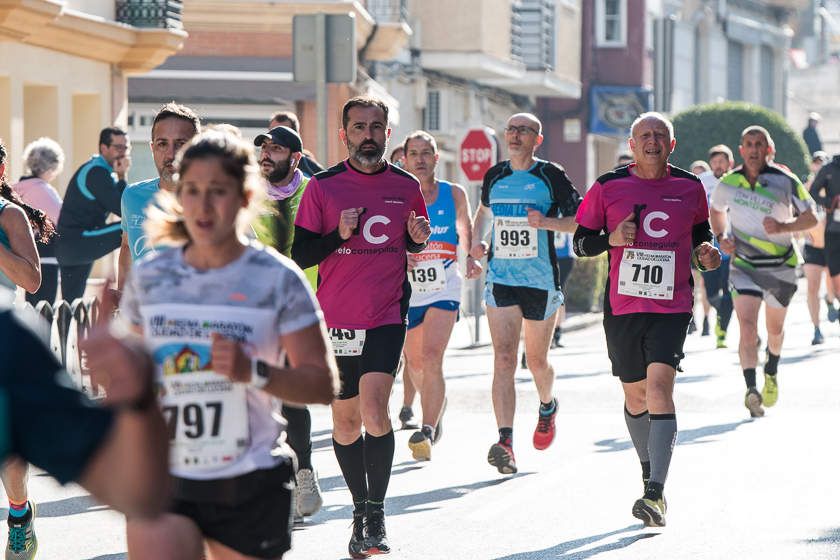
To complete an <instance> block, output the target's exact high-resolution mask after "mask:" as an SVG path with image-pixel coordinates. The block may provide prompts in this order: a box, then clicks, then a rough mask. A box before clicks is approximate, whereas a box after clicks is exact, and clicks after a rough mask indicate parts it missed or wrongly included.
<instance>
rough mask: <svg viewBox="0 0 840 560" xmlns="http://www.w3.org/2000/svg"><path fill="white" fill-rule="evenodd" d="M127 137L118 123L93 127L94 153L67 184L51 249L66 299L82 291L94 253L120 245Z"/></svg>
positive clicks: (100, 254) (127, 164)
mask: <svg viewBox="0 0 840 560" xmlns="http://www.w3.org/2000/svg"><path fill="white" fill-rule="evenodd" d="M130 153H131V142H130V141H129V139H128V135H127V134H126V132H125V131H124V130H122V129H120V128H116V127H108V128H104V129H102V131H101V132H100V133H99V153H98V154H97V155H95V156H93V157H91V158H90V160H88V161H87V163H85V164H83V165H82V166H81V167H79V169H77V170H76V173H74V174H73V177H72V178H71V179H70V183H69V184H68V185H67V190H66V191H65V193H64V202H63V203H62V205H61V214H60V215H59V217H58V224H56V230H57V231H58V237H57V238H56V241H55V254H56V258H57V259H58V266H59V274H60V276H61V297H62V298H64V299H65V300H66V301H67V302H70V303H72V302H73V300H75V299H76V298H80V297H82V296H83V295H84V293H85V287H86V286H87V279H88V276H90V271H91V269H92V268H93V263H94V261H96V259H98V258H100V257H103V256H105V255H107V254H108V253H110V252H111V251H113V250H114V249H116V248H117V247H119V246H120V240H121V238H122V233H121V231H120V228H121V225H120V224H119V223H107V222H106V220H107V218H108V216H109V215H110V214H115V215H117V216H119V215H120V212H121V209H120V198H121V197H122V193H123V191H124V190H125V187H126V177H127V175H128V169H129V168H130V167H131V157H130V155H129V154H130Z"/></svg>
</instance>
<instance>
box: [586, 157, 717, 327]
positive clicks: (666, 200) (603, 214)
mask: <svg viewBox="0 0 840 560" xmlns="http://www.w3.org/2000/svg"><path fill="white" fill-rule="evenodd" d="M634 168H635V164H631V165H630V166H629V168H621V169H619V170H617V171H613V172H610V173H607V174H606V175H603V176H601V177H599V178H598V180H597V181H596V182H595V183H594V184H593V185H592V187H591V188H590V189H589V191H588V192H587V193H586V196H585V197H584V199H583V202H582V203H581V205H580V208H579V209H578V212H577V223H578V224H580V225H581V226H583V227H585V228H589V229H594V230H600V229H605V230H606V231H609V232H611V231H614V230H615V229H616V228H617V227H618V224H620V223H621V222H622V221H623V220H624V219H625V218H626V217H627V215H628V214H630V213H631V212H635V215H636V222H637V224H636V225H637V230H636V242H635V243H634V244H633V245H632V246H627V247H612V248H610V250H609V259H610V272H609V280H608V285H607V289H608V296H609V297H608V301H607V302H605V303H606V305H605V307H606V309H605V312H608V313H612V314H613V315H626V314H628V313H688V312H690V311H691V309H692V306H693V301H694V300H693V290H692V288H691V284H690V279H691V255H692V251H693V247H692V239H691V232H692V228H693V227H694V226H695V225H696V224H701V223H703V222H704V221H706V220H708V219H709V209H708V205H707V204H706V192H705V190H704V189H703V185H702V183H701V182H700V180H699V179H697V177H696V176H695V175H693V174H691V173H689V172H687V171H684V170H682V169H679V168H677V167H672V166H671V165H669V166H668V175H667V176H666V177H664V178H662V179H641V178H639V177H637V176H636V175H635V173H634V171H633V170H634Z"/></svg>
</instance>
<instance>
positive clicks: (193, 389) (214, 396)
mask: <svg viewBox="0 0 840 560" xmlns="http://www.w3.org/2000/svg"><path fill="white" fill-rule="evenodd" d="M160 401H161V410H162V411H163V416H164V418H165V419H166V424H167V427H168V428H169V441H170V450H169V464H170V465H171V466H172V467H175V468H179V469H186V470H196V471H199V470H212V469H218V468H220V467H224V466H226V465H229V464H231V463H233V462H235V461H236V460H237V459H238V458H239V457H241V456H242V454H243V453H245V451H247V450H248V446H249V444H250V433H249V430H248V403H247V399H246V393H245V385H243V384H241V383H233V382H232V381H230V380H229V379H228V378H227V377H224V376H223V375H219V374H217V373H213V372H212V371H202V372H197V373H182V374H179V375H168V376H164V378H163V387H162V388H161V399H160Z"/></svg>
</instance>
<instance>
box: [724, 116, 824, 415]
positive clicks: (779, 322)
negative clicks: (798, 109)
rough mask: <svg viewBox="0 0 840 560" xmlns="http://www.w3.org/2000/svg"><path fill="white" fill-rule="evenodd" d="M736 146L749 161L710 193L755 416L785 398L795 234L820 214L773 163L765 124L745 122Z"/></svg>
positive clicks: (788, 175)
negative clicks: (763, 331) (762, 333)
mask: <svg viewBox="0 0 840 560" xmlns="http://www.w3.org/2000/svg"><path fill="white" fill-rule="evenodd" d="M738 150H739V151H740V153H741V157H742V158H743V160H744V164H743V165H740V166H738V167H736V168H735V169H733V170H732V171H731V172H730V173H728V174H726V175H724V176H723V178H722V179H721V180H720V183H719V184H718V186H717V188H716V189H715V191H714V192H713V193H712V209H711V219H712V228H713V229H714V231H715V237H716V238H717V239H718V243H719V244H720V248H721V249H722V250H723V252H724V253H726V254H728V255H731V256H732V258H731V263H730V267H729V281H730V283H731V284H732V288H733V289H734V290H735V292H736V294H737V295H736V297H735V314H736V315H737V317H738V324H739V326H740V330H741V339H740V341H739V343H738V356H739V358H740V361H741V368H742V369H743V372H744V381H745V382H746V385H747V394H746V396H745V397H744V405H745V406H746V407H747V409H749V411H750V416H752V417H753V418H756V417H760V416H764V409H763V408H762V404H763V405H765V406H773V405H775V404H776V401H777V400H778V398H779V386H778V382H777V379H776V374H777V372H778V365H779V356H780V354H781V352H782V341H783V339H784V330H783V329H784V323H785V315H786V314H787V306H788V304H789V303H790V301H791V299H792V298H793V294H794V293H795V292H796V264H797V262H798V259H797V256H796V251H795V250H794V248H793V240H792V238H791V233H793V232H796V231H804V230H808V229H811V228H812V227H814V226H815V225H816V224H817V218H816V215H815V214H814V210H815V208H816V207H815V205H814V200H813V199H812V198H811V195H809V194H808V191H806V190H805V188H804V187H803V186H802V183H800V182H799V179H797V178H796V176H795V175H793V174H792V173H791V172H790V171H788V170H787V169H784V168H782V167H781V166H780V165H778V164H776V163H773V162H772V161H769V159H770V158H771V157H772V155H773V153H774V152H775V144H774V143H773V139H772V138H771V137H770V133H769V132H767V130H766V129H765V128H763V127H760V126H748V127H747V128H745V129H744V131H743V132H742V133H741V145H740V146H739V147H738ZM727 213H728V216H727ZM730 227H731V232H730V233H727V232H729V231H730ZM762 300H764V302H765V303H766V304H767V305H766V307H765V309H764V315H765V319H766V323H767V362H766V363H765V364H764V386H763V387H762V389H761V393H759V392H758V389H757V388H756V372H755V369H756V365H757V364H758V348H757V345H756V340H757V339H758V311H759V309H760V308H761V302H762Z"/></svg>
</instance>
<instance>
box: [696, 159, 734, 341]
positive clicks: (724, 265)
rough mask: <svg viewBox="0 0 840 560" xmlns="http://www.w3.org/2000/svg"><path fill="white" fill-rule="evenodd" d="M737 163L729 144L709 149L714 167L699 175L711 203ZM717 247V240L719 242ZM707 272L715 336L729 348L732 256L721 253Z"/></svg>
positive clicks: (708, 293) (706, 283)
mask: <svg viewBox="0 0 840 560" xmlns="http://www.w3.org/2000/svg"><path fill="white" fill-rule="evenodd" d="M733 165H735V158H734V157H733V155H732V150H730V149H729V146H726V145H724V144H718V145H717V146H712V148H711V149H709V168H710V171H707V172H705V173H701V174H700V175H698V177H699V178H700V181H701V182H702V183H703V188H704V189H705V190H706V201H707V202H708V203H709V204H710V205H711V196H712V193H713V192H714V190H715V187H717V185H718V183H719V182H720V179H721V177H723V176H724V175H725V174H727V173H729V171H730V170H731V169H732V166H733ZM715 247H717V242H715ZM701 274H702V275H703V286H704V287H705V289H706V298H707V299H708V300H709V303H710V304H711V305H712V307H714V308H715V311H716V312H717V321H716V323H715V337H716V338H717V347H718V348H726V330H727V329H728V328H729V321H730V319H732V294H731V292H730V291H729V256H728V255H724V254H722V255H721V266H719V267H718V268H716V269H715V270H707V271H706V272H701Z"/></svg>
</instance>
